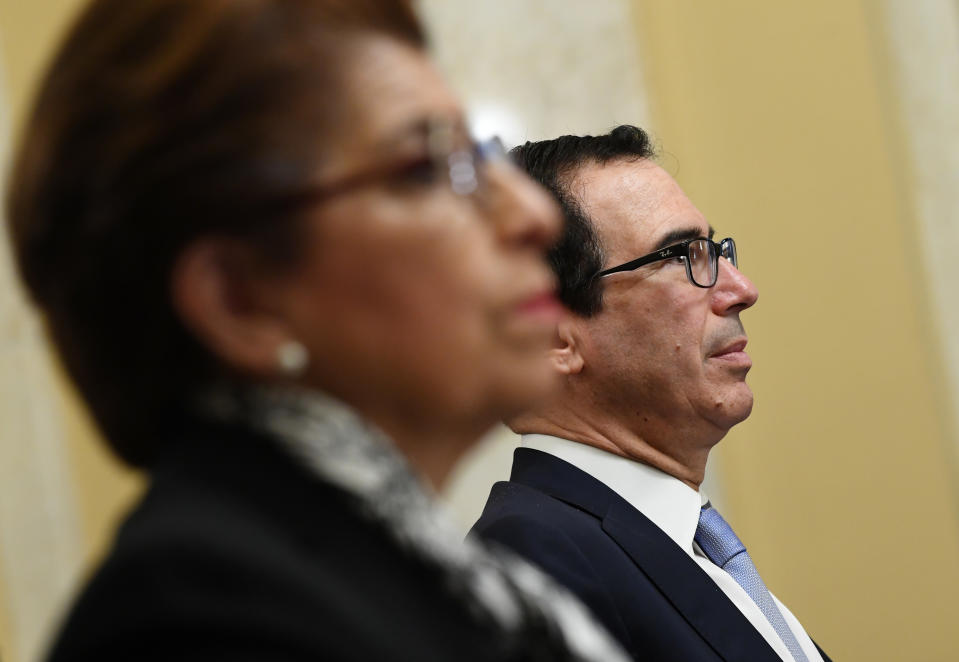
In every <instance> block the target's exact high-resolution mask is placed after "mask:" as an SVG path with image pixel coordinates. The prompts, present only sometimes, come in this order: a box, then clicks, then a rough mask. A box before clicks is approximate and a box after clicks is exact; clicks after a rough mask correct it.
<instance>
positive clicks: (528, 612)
mask: <svg viewBox="0 0 959 662" xmlns="http://www.w3.org/2000/svg"><path fill="white" fill-rule="evenodd" d="M201 408H202V409H203V410H204V411H205V412H206V413H207V414H209V415H213V416H214V417H215V418H217V419H220V420H222V421H225V422H230V423H234V424H241V425H244V426H247V427H251V428H253V429H255V430H256V431H258V432H260V433H261V434H266V435H267V436H269V437H271V438H273V439H274V440H275V441H277V442H278V443H279V444H280V446H281V447H283V448H285V449H286V450H287V452H289V453H291V454H292V455H293V456H294V457H295V458H296V459H297V460H298V461H299V462H300V463H301V464H302V465H303V466H305V467H306V468H307V469H308V470H309V471H310V472H311V473H312V474H313V475H315V476H317V477H318V478H319V479H321V480H323V481H326V482H328V483H330V484H332V485H334V486H336V487H338V488H340V489H342V490H344V491H346V492H347V493H349V494H351V495H353V497H355V499H356V502H357V503H358V504H359V509H360V512H361V514H362V515H363V516H364V517H365V518H367V519H368V520H369V521H371V522H373V523H374V524H375V525H377V526H380V527H382V528H383V529H385V530H386V532H387V533H388V534H389V535H390V536H391V537H392V539H393V540H395V541H396V543H397V545H398V546H399V547H400V548H401V549H403V550H404V551H405V552H407V553H409V554H411V555H412V556H414V557H417V558H420V559H421V560H423V561H425V562H426V563H428V564H429V565H431V566H433V567H435V568H436V569H437V572H438V573H440V575H441V577H442V579H443V583H444V585H445V586H446V588H447V589H448V590H449V591H450V592H451V593H452V594H453V596H454V597H456V598H457V599H458V600H459V601H460V602H462V603H464V604H465V605H466V607H467V609H468V611H469V613H470V614H471V616H472V617H473V618H474V619H476V620H477V621H478V622H480V623H482V624H485V625H486V626H491V627H494V628H496V629H497V630H499V631H501V632H502V634H503V637H504V642H505V643H506V645H507V647H508V649H509V650H510V651H511V652H513V653H514V654H520V655H524V654H525V656H532V657H531V658H525V659H534V660H540V659H541V660H544V661H546V660H549V661H550V662H553V661H556V660H569V661H575V662H620V661H622V662H625V661H626V660H628V657H627V656H626V655H625V653H623V652H622V649H621V648H620V646H619V645H618V644H617V643H616V642H615V640H613V639H612V638H611V637H610V636H609V635H608V634H607V633H606V631H605V630H604V629H602V628H601V627H600V626H599V625H597V624H596V622H595V621H594V619H593V618H592V616H591V615H590V614H589V613H588V612H587V610H586V609H585V608H584V607H583V606H582V604H581V603H580V602H579V601H578V600H577V599H576V598H574V597H573V596H572V595H571V594H570V593H568V592H567V591H566V590H565V589H563V588H562V587H560V586H559V585H558V584H556V583H554V582H553V581H552V580H551V579H550V578H549V577H547V576H546V575H545V574H543V573H542V572H541V571H539V570H538V569H537V568H535V567H533V566H532V565H530V564H529V563H527V562H525V561H523V560H522V559H520V558H519V557H517V556H515V555H513V554H511V553H509V552H508V551H506V550H503V549H500V548H491V547H487V546H486V545H484V544H482V543H481V542H478V541H476V540H473V539H472V538H467V539H466V540H465V541H464V540H462V535H461V533H460V532H459V531H458V530H457V528H456V527H455V526H454V525H453V524H452V523H451V522H450V520H449V519H448V518H447V516H446V513H445V512H444V511H443V509H442V508H441V507H440V505H439V503H438V502H437V501H436V499H435V498H434V497H433V495H432V493H431V492H430V491H429V490H428V488H426V487H425V486H424V484H423V483H422V482H421V481H420V480H419V479H418V478H417V476H416V475H415V474H414V473H413V471H412V469H411V467H410V466H409V464H408V463H407V462H406V460H405V458H404V457H403V456H402V455H401V454H400V453H399V452H398V451H397V450H396V449H395V447H394V446H393V444H392V443H391V442H390V440H389V439H388V438H387V436H386V435H385V434H384V433H383V432H382V431H380V430H379V429H377V428H376V427H375V426H373V425H372V424H370V423H369V422H367V421H365V420H364V419H362V418H361V417H360V416H359V415H358V414H357V413H356V412H355V411H354V410H352V409H351V408H350V407H348V406H346V405H345V404H343V403H342V402H339V401H338V400H335V399H333V398H331V397H329V396H326V395H323V394H320V393H317V392H311V391H306V390H295V389H289V388H286V389H281V388H272V387H271V388H267V387H254V388H248V389H244V390H240V391H237V390H230V389H221V390H218V391H216V392H214V393H211V394H209V396H208V397H206V398H205V399H204V400H203V404H202V407H201ZM520 651H523V652H522V653H520Z"/></svg>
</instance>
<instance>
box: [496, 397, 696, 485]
mask: <svg viewBox="0 0 959 662" xmlns="http://www.w3.org/2000/svg"><path fill="white" fill-rule="evenodd" d="M510 427H511V428H512V429H513V431H514V432H517V433H519V434H545V435H551V436H554V437H560V438H562V439H568V440H570V441H575V442H577V443H580V444H585V445H587V446H592V447H594V448H598V449H599V450H602V451H605V452H607V453H611V454H613V455H619V456H621V457H625V458H628V459H631V460H635V461H637V462H642V463H643V464H646V465H649V466H651V467H654V468H656V469H659V470H660V471H662V472H664V473H666V474H669V475H670V476H673V477H675V478H677V479H679V480H681V481H682V482H684V483H685V484H687V485H689V486H690V487H691V488H693V489H694V490H697V491H698V490H699V486H700V485H701V484H702V482H703V478H704V477H705V474H706V461H707V460H708V458H709V450H710V448H711V447H712V445H711V444H701V445H697V444H695V443H691V442H690V441H689V440H687V439H684V438H682V437H681V436H680V435H675V436H673V437H670V438H662V437H660V436H657V435H655V434H643V433H640V432H636V431H633V430H630V429H628V428H627V427H626V426H623V425H622V424H621V423H619V422H618V421H616V420H614V419H605V420H602V421H591V420H589V419H586V418H579V417H576V416H573V415H569V416H562V417H558V416H556V417H554V416H550V417H549V418H546V417H545V416H538V415H535V414H526V415H524V416H522V417H520V418H518V419H516V420H514V421H511V422H510Z"/></svg>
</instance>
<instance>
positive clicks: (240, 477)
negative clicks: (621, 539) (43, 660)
mask: <svg viewBox="0 0 959 662" xmlns="http://www.w3.org/2000/svg"><path fill="white" fill-rule="evenodd" d="M178 436H179V441H175V442H171V444H170V446H169V448H168V450H167V451H165V452H164V455H163V457H162V458H160V459H159V461H158V462H157V463H156V464H155V465H154V466H153V468H152V470H151V472H150V473H151V485H150V488H149V490H148V492H147V494H146V495H145V497H144V498H143V500H142V502H141V503H140V504H139V505H138V506H137V507H136V508H135V509H134V511H133V512H132V514H131V515H130V516H129V518H128V519H127V520H126V522H125V523H124V524H123V526H122V527H121V528H120V530H119V533H118V535H117V538H116V542H115V545H114V547H113V549H112V551H111V552H110V554H109V555H108V557H107V558H106V560H105V562H104V563H103V565H102V567H101V568H100V569H99V571H98V572H97V573H96V574H95V576H94V577H93V579H92V581H91V582H90V584H89V585H88V586H87V587H86V589H85V591H84V592H83V593H82V594H81V596H80V598H79V600H78V601H77V603H76V604H75V606H74V607H73V609H72V611H71V612H70V614H69V615H68V618H67V620H66V622H65V624H64V626H63V628H62V631H61V633H60V635H59V637H58V638H57V640H56V641H55V644H54V647H53V648H52V651H51V654H50V656H49V660H50V662H79V661H81V660H82V661H84V662H88V661H90V660H96V661H98V662H109V661H112V660H124V661H125V662H126V661H130V660H138V661H151V660H171V661H172V660H176V661H178V662H190V661H192V660H196V661H197V662H200V661H203V662H216V661H221V660H222V661H223V662H226V661H229V662H244V661H250V662H252V661H254V660H255V661H257V662H263V661H270V662H294V661H297V662H299V661H304V662H305V661H307V660H309V661H310V662H316V661H317V660H357V661H360V660H362V661H364V662H366V661H370V660H387V661H388V660H396V661H397V662H399V661H403V662H410V661H413V660H416V661H421V662H425V661H430V660H444V661H446V660H456V661H461V660H462V661H472V660H477V661H479V660H504V659H526V657H525V654H523V655H520V656H519V657H509V656H507V655H506V654H505V652H504V650H503V648H504V644H503V642H502V640H501V637H498V636H497V633H496V632H493V631H491V629H487V628H486V627H485V626H481V625H478V624H477V621H475V620H474V619H472V618H471V617H470V616H469V614H468V612H467V609H466V607H465V606H464V605H463V604H461V603H460V602H458V601H456V600H455V599H453V598H452V597H450V595H449V594H448V593H447V591H446V590H444V588H443V586H442V585H441V584H440V580H439V575H438V573H437V572H436V570H435V569H432V568H430V567H427V566H426V564H425V563H423V562H421V561H419V560H417V559H415V558H412V557H411V556H410V555H408V554H406V553H405V552H403V551H402V550H401V549H400V548H399V547H398V546H397V545H396V544H395V543H394V542H393V540H392V539H391V538H389V537H388V535H387V534H386V533H385V532H384V531H382V530H381V529H380V528H379V527H378V526H376V525H374V524H371V523H370V522H368V521H367V520H366V519H365V518H363V517H361V516H360V515H358V514H357V510H356V508H355V506H354V503H353V502H352V497H351V496H349V495H347V494H346V493H344V492H342V491H340V490H338V489H335V488H333V487H331V486H329V485H326V484H324V483H323V482H321V481H320V480H319V479H317V478H315V477H314V476H313V475H311V474H309V473H307V471H306V470H304V469H303V468H301V467H300V466H299V465H298V464H297V463H296V462H294V461H293V460H292V459H291V458H290V457H288V456H287V454H286V453H285V452H284V451H282V450H281V449H279V448H278V447H275V446H274V445H273V443H271V442H269V441H267V440H266V439H262V438H258V437H255V436H253V435H249V434H247V433H238V432H237V431H235V430H230V431H225V430H222V429H221V430H217V429H214V428H205V429H199V428H196V427H193V428H190V429H189V430H188V431H183V433H182V434H180V435H178ZM531 647H532V648H536V644H535V642H532V643H531Z"/></svg>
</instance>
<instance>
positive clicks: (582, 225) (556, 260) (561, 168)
mask: <svg viewBox="0 0 959 662" xmlns="http://www.w3.org/2000/svg"><path fill="white" fill-rule="evenodd" d="M510 155H511V156H512V157H513V160H514V161H515V162H516V164H517V165H518V166H519V167H520V168H522V169H523V170H525V171H526V172H527V173H528V174H529V175H530V177H532V178H533V179H535V180H536V181H538V182H539V183H540V184H542V185H543V186H545V187H546V189H547V190H548V191H549V192H550V193H552V194H553V196H554V197H555V198H556V199H557V200H558V201H559V204H560V207H562V209H563V215H564V216H565V217H566V223H565V227H564V229H563V234H562V236H561V237H560V239H559V241H558V242H557V243H556V245H555V246H554V247H553V248H552V249H551V250H550V251H549V255H548V257H549V263H550V265H551V266H552V268H553V271H554V272H555V273H556V276H557V278H558V279H559V298H560V300H561V301H562V302H563V303H564V304H565V305H566V307H568V308H569V309H570V310H572V311H573V312H574V313H576V314H577V315H582V316H583V317H590V316H592V315H595V314H596V313H598V312H599V311H600V309H601V308H602V306H603V291H602V288H601V286H600V283H599V281H598V280H597V279H596V278H594V276H595V274H596V273H598V272H599V271H601V270H602V268H603V266H604V263H605V261H606V255H605V251H604V249H603V244H602V242H601V241H600V239H599V237H598V236H597V235H596V229H595V228H594V227H593V223H592V221H590V219H589V216H587V214H586V212H585V211H583V208H582V205H581V204H580V202H579V201H578V200H577V199H576V197H575V196H574V195H573V193H572V190H571V186H570V185H571V184H572V180H573V178H574V177H575V175H576V171H577V170H578V169H579V168H581V167H582V166H584V165H587V164H589V163H596V164H599V165H605V164H607V163H610V162H611V161H621V160H638V159H651V158H654V157H655V156H656V151H655V149H654V148H653V146H652V143H651V141H650V138H649V135H648V134H647V133H646V132H645V131H643V130H642V129H640V128H637V127H635V126H630V125H628V124H624V125H622V126H618V127H616V128H615V129H613V130H612V131H610V132H609V133H608V134H606V135H604V136H560V137H559V138H554V139H552V140H540V141H539V142H527V143H526V144H524V145H520V146H519V147H516V148H514V149H513V150H512V151H511V152H510Z"/></svg>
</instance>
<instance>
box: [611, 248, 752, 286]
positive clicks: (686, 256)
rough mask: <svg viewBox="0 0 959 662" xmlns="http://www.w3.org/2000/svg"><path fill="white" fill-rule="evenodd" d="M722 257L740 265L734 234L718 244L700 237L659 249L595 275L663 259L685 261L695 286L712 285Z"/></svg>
mask: <svg viewBox="0 0 959 662" xmlns="http://www.w3.org/2000/svg"><path fill="white" fill-rule="evenodd" d="M720 257H724V258H726V259H727V260H729V261H730V262H732V264H733V266H734V267H736V268H737V269H738V268H739V256H738V255H737V253H736V242H735V241H733V238H732V237H726V238H725V239H723V240H722V241H720V242H718V243H717V242H715V241H713V240H711V239H706V238H705V237H698V238H696V239H687V240H686V241H683V242H680V243H678V244H673V245H672V246H667V247H666V248H660V249H659V250H658V251H653V252H652V253H650V254H649V255H644V256H642V257H638V258H636V259H635V260H630V261H629V262H626V263H625V264H621V265H619V266H617V267H611V268H609V269H604V270H603V271H600V272H599V273H598V274H596V278H602V277H603V276H609V275H610V274H615V273H619V272H621V271H632V270H634V269H639V268H640V267H644V266H646V265H647V264H652V263H653V262H659V261H661V260H682V261H683V262H684V263H685V265H686V278H688V279H689V282H690V283H692V284H693V285H695V286H696V287H712V286H713V285H715V284H716V279H717V278H719V258H720Z"/></svg>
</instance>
